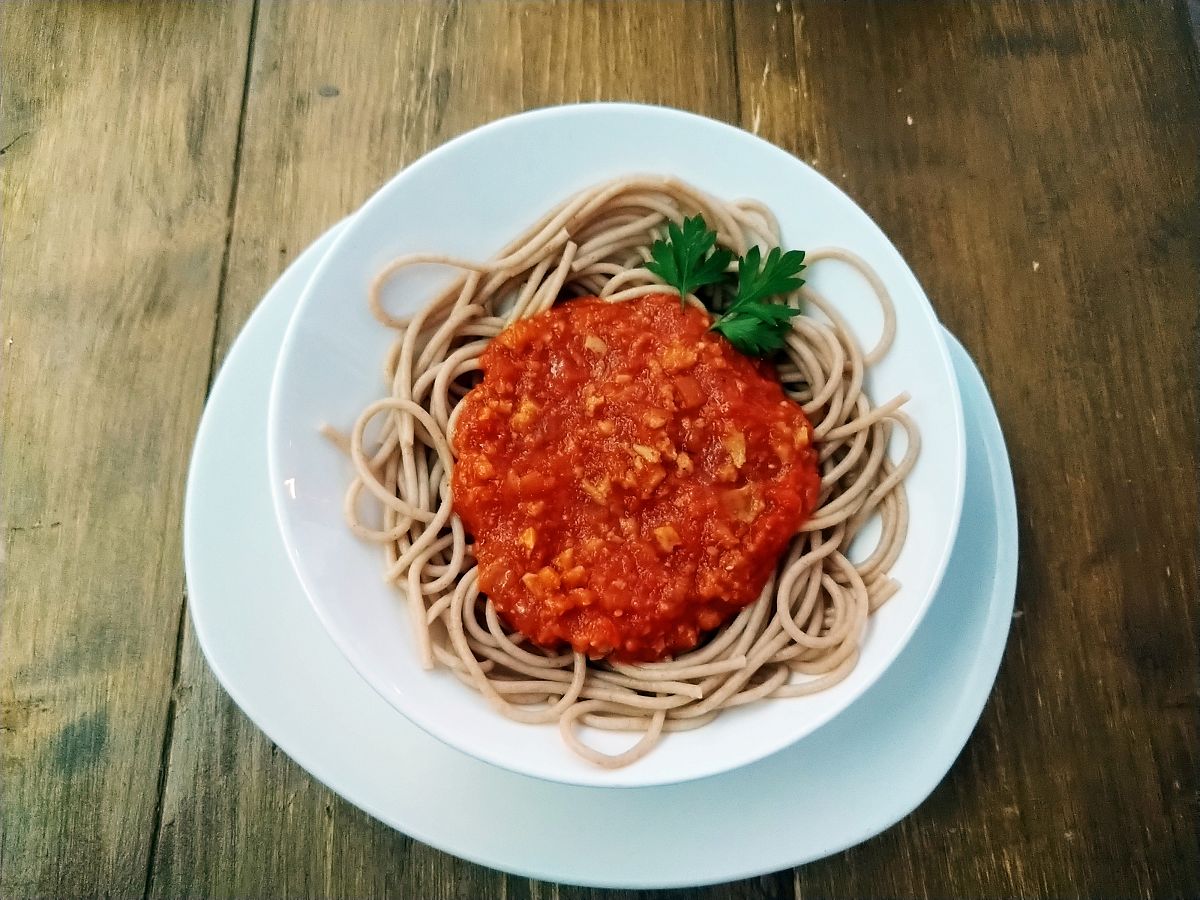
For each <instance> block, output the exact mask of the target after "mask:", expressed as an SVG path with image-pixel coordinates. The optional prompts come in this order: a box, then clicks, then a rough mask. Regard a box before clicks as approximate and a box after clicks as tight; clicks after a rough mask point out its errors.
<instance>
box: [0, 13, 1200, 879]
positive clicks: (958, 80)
mask: <svg viewBox="0 0 1200 900" xmlns="http://www.w3.org/2000/svg"><path fill="white" fill-rule="evenodd" d="M1194 7H1195V3H1194V0H1192V2H1190V3H1189V2H1184V0H1179V2H1177V3H1174V4H1170V3H1166V2H1159V3H1154V4H1118V3H1112V2H1100V0H1097V2H1090V3H1085V4H1045V5H1043V4H1036V3H1032V2H1021V3H1017V2H994V3H992V2H989V3H970V4H968V3H949V2H937V3H933V2H929V3H857V2H856V3H839V4H833V3H824V2H782V0H780V2H773V0H750V2H741V0H733V2H723V0H721V2H716V0H714V2H689V0H671V2H650V0H644V2H622V3H617V2H579V0H569V2H544V3H543V2H519V3H498V2H482V3H462V2H442V0H422V2H405V3H365V2H364V3H360V2H356V3H352V4H346V3H288V2H268V0H258V2H254V3H251V2H250V0H247V2H242V3H230V4H223V5H216V4H192V5H186V6H185V5H182V4H121V3H89V4H78V5H65V4H63V5H49V4H44V3H24V4H6V7H5V13H6V15H5V16H4V23H3V29H4V33H3V39H2V45H0V52H2V54H3V58H4V60H5V64H6V65H5V74H6V75H7V77H6V78H5V79H4V80H3V83H2V84H0V106H2V117H0V148H3V149H0V166H2V168H3V198H4V213H5V215H4V220H3V223H2V225H0V235H2V238H3V255H2V260H0V261H2V263H3V265H2V266H0V352H2V353H3V357H2V358H3V367H4V368H3V376H4V377H3V381H2V383H0V398H2V400H0V403H2V406H0V410H2V412H0V417H2V418H0V423H2V427H3V432H2V434H3V440H2V441H0V485H2V489H3V497H4V506H3V509H2V510H0V531H2V535H3V542H2V543H0V585H3V588H2V590H3V594H2V595H0V597H2V599H3V601H4V602H3V607H2V608H0V626H2V627H0V672H2V673H3V679H2V682H0V736H2V738H3V745H2V747H0V759H2V769H0V775H2V777H3V785H2V790H3V799H4V803H3V811H2V812H0V825H2V827H3V830H2V832H0V894H2V895H3V896H6V897H9V896H11V897H25V896H74V895H108V896H132V895H137V894H141V893H145V894H147V895H149V894H153V895H156V896H164V897H174V896H204V897H225V896H238V897H242V896H244V897H251V896H254V897H258V896H272V897H274V896H289V897H290V896H338V897H342V896H345V897H359V896H397V897H420V898H425V897H430V898H446V897H464V898H466V897H470V898H474V897H504V898H513V900H517V898H521V900H524V898H528V900H551V898H553V900H578V898H596V900H600V898H604V900H617V898H629V900H632V898H633V897H635V896H636V897H643V896H660V897H666V896H671V897H675V896H688V897H693V896H695V897H704V898H716V897H734V898H743V900H763V898H792V897H795V898H800V897H811V896H831V897H832V896H850V897H857V896H926V897H934V896H1010V895H1029V896H1034V895H1037V896H1055V897H1058V896H1062V897H1068V896H1120V897H1129V896H1156V897H1157V896H1181V897H1189V896H1200V848H1198V847H1197V837H1196V832H1195V827H1194V823H1195V821H1196V813H1197V807H1196V796H1197V789H1198V787H1200V784H1198V781H1197V777H1196V770H1197V762H1198V760H1197V699H1198V698H1197V647H1196V640H1195V633H1196V632H1195V627H1196V602H1195V601H1196V597H1197V595H1198V594H1200V577H1198V574H1197V569H1196V546H1197V538H1198V535H1197V532H1198V522H1197V508H1196V498H1197V489H1198V484H1197V472H1196V454H1195V450H1196V444H1197V438H1198V434H1197V431H1198V429H1197V419H1198V416H1197V414H1198V412H1200V410H1198V408H1197V407H1198V398H1197V392H1196V381H1195V368H1194V365H1192V366H1189V364H1188V363H1189V360H1190V361H1191V362H1192V363H1193V364H1194V361H1195V357H1194V356H1192V355H1191V354H1192V353H1193V352H1194V341H1195V340H1196V334H1197V325H1198V322H1197V313H1198V310H1200V304H1198V303H1197V285H1198V284H1200V209H1198V205H1200V204H1198V198H1200V182H1198V174H1197V169H1198V166H1197V160H1198V159H1200V77H1198V72H1197V64H1198V63H1197V55H1198V53H1197V47H1198V44H1197V42H1196V36H1197V32H1196V30H1195V22H1194V20H1193V19H1190V18H1189V15H1190V14H1194ZM589 99H626V100H642V101H648V102H656V103H664V104H668V105H672V106H678V107H682V108H686V109H693V110H695V111H698V112H702V113H705V114H707V115H710V116H713V117H715V118H718V119H723V120H726V121H730V122H735V123H740V124H741V125H742V126H743V127H745V128H747V129H750V130H753V131H755V132H757V133H759V134H761V135H763V136H764V137H766V138H767V139H769V140H771V141H773V142H775V143H777V144H779V145H781V146H783V147H785V148H787V149H789V150H791V151H792V152H794V153H796V154H797V155H798V156H800V157H801V158H803V159H806V160H809V161H811V162H812V163H813V164H814V165H815V166H816V167H817V168H818V169H820V170H821V171H823V172H824V173H825V174H826V175H828V176H829V177H830V178H832V179H833V180H835V181H836V182H838V183H839V184H841V185H842V186H843V187H844V188H845V189H846V190H847V191H848V192H849V193H850V194H851V196H853V197H854V198H855V199H856V200H857V201H858V202H859V203H860V204H861V205H862V206H863V207H864V208H865V209H867V211H868V212H869V213H870V214H871V215H872V216H873V217H875V218H876V220H877V221H878V222H879V223H880V224H881V225H882V226H883V228H884V230H885V231H886V232H887V233H888V234H889V235H890V236H891V237H892V238H893V240H894V241H895V242H896V244H897V246H898V247H899V248H900V250H901V252H902V253H903V254H904V255H905V257H906V258H907V259H908V260H909V262H910V264H911V265H912V266H913V268H914V270H915V271H916V273H917V275H918V277H919V278H920V279H921V281H922V282H923V284H924V285H925V287H926V289H927V291H928V292H929V294H930V296H931V298H932V299H933V301H934V304H935V306H936V307H937V309H938V311H939V313H940V315H941V316H942V318H943V320H944V321H945V322H946V323H947V325H948V326H949V327H950V328H951V329H952V330H954V331H955V332H956V333H957V334H958V335H959V336H960V337H961V338H962V339H963V341H964V343H965V344H966V346H967V347H968V349H969V350H971V352H972V353H973V354H974V355H975V357H976V359H977V360H978V362H979V364H980V366H981V368H982V370H983V372H984V375H985V377H986V378H987V379H988V382H989V385H990V387H991V390H992V393H993V396H994V398H995V401H996V404H997V407H998V409H999V412H1000V416H1001V420H1002V422H1003V424H1004V427H1005V431H1006V436H1007V438H1008V443H1009V449H1010V453H1011V456H1012V459H1013V465H1014V472H1015V476H1016V480H1017V488H1018V493H1019V504H1020V510H1021V516H1022V522H1021V524H1022V533H1021V540H1022V563H1021V573H1020V582H1019V593H1018V610H1017V616H1016V618H1014V621H1013V633H1012V638H1011V641H1010V644H1009V648H1008V651H1007V654H1006V658H1005V662H1004V664H1003V667H1002V670H1001V675H1000V679H999V681H998V683H997V687H996V689H995V691H994V692H993V696H992V698H991V700H990V702H989V705H988V708H987V710H986V711H985V714H984V718H983V720H982V721H981V723H980V726H979V728H978V729H977V731H976V733H975V735H974V736H973V737H972V739H971V741H970V742H969V743H968V745H967V749H966V750H965V751H964V753H963V755H962V756H961V758H960V759H959V760H958V762H957V763H956V764H955V766H954V768H953V769H952V770H951V773H950V775H949V776H948V777H947V779H946V780H945V781H944V782H943V784H942V785H941V786H940V787H939V788H938V789H937V790H936V791H935V792H934V794H933V795H932V796H931V797H930V798H929V800H927V801H926V802H925V803H924V804H923V805H922V806H921V807H920V808H919V809H918V810H917V811H916V812H915V813H914V814H912V815H911V816H909V817H908V818H907V819H905V820H904V821H903V822H901V823H900V824H899V825H897V826H896V827H894V828H892V829H890V830H888V831H887V832H885V833H884V834H882V835H880V836H879V837H877V838H875V839H873V840H871V841H869V842H867V843H866V844H864V845H861V846H859V847H856V848H854V849H852V850H850V851H847V852H846V853H843V854H840V855H838V856H836V857H833V858H831V859H828V860H825V861H822V862H819V863H816V864H813V865H810V866H807V867H805V868H803V869H800V870H797V871H796V872H794V873H779V874H776V875H771V876H766V877H764V878H759V879H750V880H747V881H744V882H740V883H738V884H733V885H725V886H719V887H715V888H709V889H704V890H697V891H688V892H682V893H676V892H653V893H651V894H649V895H645V894H635V893H634V892H623V891H591V890H583V889H574V888H567V887H560V886H557V885H550V884H543V883H538V882H531V881H527V880H524V879H520V878H512V877H508V876H504V875H502V874H500V873H497V872H493V871H490V870H487V869H483V868H481V867H478V866H473V865H470V864H467V863H464V862H462V861H459V860H456V859H454V858H453V857H450V856H447V855H445V854H442V853H439V852H438V851H435V850H433V849H431V848H429V847H426V846H424V845H422V844H420V843H418V842H415V841H412V840H410V839H408V838H406V837H405V836H403V835H401V834H398V833H396V832H394V831H392V830H391V829H389V828H386V827H385V826H383V825H380V824H379V823H377V822H375V821H374V820H372V819H370V818H369V817H368V816H366V815H365V814H363V813H361V812H360V811H358V810H357V809H356V808H354V807H352V806H350V805H349V804H346V803H344V802H343V801H341V800H339V799H338V798H337V797H335V796H333V795H332V794H331V793H330V792H328V791H327V790H325V789H324V788H323V787H322V786H321V785H319V784H317V783H316V782H315V781H314V780H313V779H311V778H310V777H309V776H308V775H307V774H306V773H305V772H304V771H303V770H301V769H300V768H299V767H297V766H296V765H295V764H293V763H292V762H291V761H290V760H288V759H287V757H286V756H284V755H283V754H282V753H280V752H279V751H278V750H277V749H276V748H275V747H273V746H272V744H271V743H270V741H269V740H268V739H267V738H266V737H265V736H263V735H262V734H261V733H259V732H258V731H257V730H256V729H255V728H254V727H253V726H252V725H251V724H250V723H249V722H248V720H246V718H245V717H244V716H243V715H242V714H241V713H240V712H239V711H238V710H237V709H236V707H235V706H234V705H233V703H232V701H231V700H230V699H229V698H228V697H227V696H226V695H225V693H224V692H223V690H222V689H221V688H220V686H219V685H218V684H217V683H216V681H215V679H214V678H213V676H212V675H211V673H210V672H209V671H208V669H207V667H206V666H205V664H204V661H203V658H202V656H201V654H200V651H199V648H198V647H197V645H196V642H195V638H194V636H193V634H192V632H191V630H190V627H189V626H190V623H188V622H186V620H185V621H182V622H181V620H180V617H179V613H180V603H181V591H182V574H181V566H180V559H179V557H180V553H179V526H178V522H179V517H180V508H181V498H182V485H183V478H184V473H185V467H186V456H187V449H188V447H189V446H190V442H191V438H192V434H193V433H194V428H195V423H196V419H197V416H198V413H199V409H200V404H201V402H202V399H203V396H204V393H205V391H206V388H207V385H208V384H209V381H210V378H211V371H212V366H214V365H216V364H219V362H220V360H221V359H222V358H223V357H224V355H225V353H226V352H227V350H228V348H229V346H230V344H231V342H232V340H233V339H234V337H235V336H236V334H237V332H238V330H239V329H240V328H241V326H242V324H243V323H244V322H245V319H246V318H247V317H248V315H249V313H250V311H251V310H252V309H253V307H254V306H255V304H256V303H257V302H258V300H259V298H260V297H261V296H262V294H263V293H264V291H265V290H266V288H267V287H268V286H269V285H270V283H271V282H272V281H273V280H274V278H275V277H276V276H277V275H278V273H279V272H280V271H281V270H282V268H283V267H284V266H285V265H286V264H287V263H288V262H289V261H290V260H291V259H292V258H294V256H295V255H296V254H297V253H298V252H299V251H300V250H302V249H303V248H304V247H305V246H306V245H307V244H308V243H309V242H310V241H311V240H312V239H313V238H315V237H316V236H317V235H318V234H319V233H320V232H322V231H323V230H324V229H326V228H327V227H329V226H330V225H332V224H333V223H334V222H335V221H337V220H338V219H339V218H341V217H342V216H344V215H346V214H347V213H349V212H351V211H352V210H353V209H354V208H355V207H357V205H358V204H360V203H361V202H362V201H363V200H364V199H365V198H366V197H367V196H369V194H370V193H371V192H372V191H373V190H374V189H375V188H376V187H377V186H378V185H379V184H381V183H382V182H383V181H385V180H386V179H387V178H388V177H390V175H392V174H393V173H394V172H395V171H396V170H398V169H399V168H401V167H402V166H404V165H406V164H407V163H408V162H410V161H412V160H413V159H415V158H416V157H418V156H419V155H420V154H421V153H423V152H425V151H426V150H428V149H430V148H432V147H434V146H436V145H437V144H440V143H442V142H443V141H445V140H447V139H448V138H450V137H453V136H454V135H456V134H459V133H461V132H462V131H464V130H466V129H469V128H471V127H473V126H475V125H478V124H480V123H482V122H485V121H488V120H491V119H494V118H496V117H498V116H501V115H504V114H507V113H511V112H516V111H519V110H522V109H528V108H532V107H537V106H544V105H550V104H554V103H562V102H572V101H577V100H589ZM10 339H11V343H10ZM798 802H802V800H801V799H799V798H798Z"/></svg>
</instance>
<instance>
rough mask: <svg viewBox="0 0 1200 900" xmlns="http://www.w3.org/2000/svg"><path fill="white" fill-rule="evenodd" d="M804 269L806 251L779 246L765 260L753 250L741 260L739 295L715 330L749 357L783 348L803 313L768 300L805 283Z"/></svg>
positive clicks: (787, 292)
mask: <svg viewBox="0 0 1200 900" xmlns="http://www.w3.org/2000/svg"><path fill="white" fill-rule="evenodd" d="M803 268H804V251H803V250H789V251H788V252H787V253H784V252H783V251H782V250H781V249H779V248H778V247H774V248H772V249H771V251H770V253H768V254H767V259H766V262H763V261H762V252H761V251H760V250H759V249H758V247H757V246H755V247H751V248H750V249H749V250H748V251H747V252H746V255H745V256H744V257H742V259H741V260H739V261H738V287H737V294H736V296H735V297H734V300H733V303H731V304H730V306H729V310H728V311H727V312H726V313H725V314H724V315H722V316H720V317H718V318H717V320H716V321H715V322H714V323H713V326H712V330H713V331H715V332H717V333H718V334H721V335H724V336H725V339H726V340H728V341H729V343H731V344H733V346H734V347H736V348H737V349H738V350H740V351H741V352H742V353H745V354H746V355H747V356H766V355H768V354H770V353H774V352H775V351H777V350H780V349H782V348H783V344H784V340H785V338H786V337H787V333H788V331H789V330H790V329H791V321H792V318H793V317H794V316H798V315H800V310H798V309H796V308H795V307H792V306H788V305H787V304H786V303H770V302H766V301H767V298H770V297H777V296H779V295H781V294H790V293H792V292H793V291H795V290H797V289H798V288H799V287H800V285H802V284H804V279H803V278H800V277H799V274H800V271H801V270H802V269H803Z"/></svg>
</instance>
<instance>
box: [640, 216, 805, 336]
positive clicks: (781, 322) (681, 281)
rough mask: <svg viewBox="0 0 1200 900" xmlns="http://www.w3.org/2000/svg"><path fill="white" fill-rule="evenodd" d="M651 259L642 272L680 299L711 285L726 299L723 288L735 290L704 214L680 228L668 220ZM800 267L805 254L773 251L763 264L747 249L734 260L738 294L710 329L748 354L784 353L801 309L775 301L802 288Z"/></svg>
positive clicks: (725, 253)
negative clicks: (665, 231)
mask: <svg viewBox="0 0 1200 900" xmlns="http://www.w3.org/2000/svg"><path fill="white" fill-rule="evenodd" d="M650 257H651V258H650V261H649V262H647V263H646V268H647V269H649V270H650V271H651V272H653V273H654V274H655V275H657V276H658V277H659V278H661V279H662V280H663V281H664V282H666V283H667V284H669V285H670V286H671V287H673V288H675V289H676V290H677V291H679V295H680V297H687V295H688V294H692V293H695V291H696V290H697V289H699V288H702V287H706V286H709V285H722V288H721V289H718V290H716V291H715V292H711V293H713V294H714V295H718V296H724V294H725V288H726V287H727V288H729V289H732V287H733V284H732V279H730V278H729V277H728V269H729V264H730V263H731V262H732V261H733V258H734V257H733V253H732V252H731V251H729V250H727V249H726V248H724V247H718V246H717V233H716V232H715V231H710V230H709V228H708V225H707V223H705V221H704V217H703V216H692V217H691V218H685V219H684V220H683V225H682V226H679V225H676V224H675V223H674V222H668V223H667V237H666V240H659V241H655V242H654V245H653V246H652V247H651V248H650ZM803 269H804V251H803V250H789V251H788V252H787V253H784V252H783V250H782V249H780V248H779V247H773V248H772V249H771V250H770V252H769V253H767V258H766V259H765V260H764V259H763V258H762V251H761V250H759V249H758V247H757V246H755V247H751V248H750V249H749V250H748V251H747V252H746V255H745V256H744V257H742V258H740V259H738V271H737V289H736V292H734V294H733V298H732V300H730V301H729V302H728V303H726V304H724V310H723V312H721V314H720V315H718V316H717V318H716V321H714V322H713V324H712V330H713V331H715V332H717V333H718V334H721V335H723V336H724V337H725V338H726V340H728V341H729V342H730V343H731V344H733V346H734V347H736V348H737V349H738V350H740V351H741V352H742V353H745V354H746V355H747V356H769V355H770V354H772V353H775V352H776V351H778V350H780V349H782V348H783V344H784V341H785V339H786V338H787V334H788V331H789V330H790V329H791V321H792V318H793V317H794V316H798V315H800V310H798V309H796V308H795V307H792V306H788V304H787V303H786V302H776V301H775V300H774V299H773V298H778V297H780V296H782V295H784V294H791V293H793V292H794V291H796V290H797V289H799V287H800V286H801V285H802V284H804V279H803V278H801V277H800V272H801V271H802V270H803ZM708 303H709V309H710V311H716V310H714V309H713V303H714V298H713V297H709V298H708Z"/></svg>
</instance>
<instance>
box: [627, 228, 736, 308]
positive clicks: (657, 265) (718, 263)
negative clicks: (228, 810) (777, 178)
mask: <svg viewBox="0 0 1200 900" xmlns="http://www.w3.org/2000/svg"><path fill="white" fill-rule="evenodd" d="M716 243H717V233H716V232H715V231H709V230H708V225H707V224H706V223H705V221H704V217H703V216H692V217H691V218H685V219H684V220H683V226H682V227H680V226H678V225H676V224H675V223H674V222H668V223H667V240H665V241H662V240H660V241H655V242H654V245H653V246H652V247H651V248H650V257H651V258H650V261H649V262H647V263H646V268H647V269H649V270H650V271H651V272H653V273H654V274H655V275H657V276H658V277H659V278H661V279H662V280H663V281H665V282H666V283H667V284H669V285H670V286H671V287H673V288H675V289H676V290H677V291H679V296H680V298H686V297H687V295H688V294H692V293H695V291H696V290H697V289H698V288H702V287H705V286H706V285H710V284H717V283H718V282H721V281H723V280H724V279H725V274H726V269H728V268H729V264H730V263H731V262H732V261H733V254H732V253H731V252H730V251H728V250H726V249H725V248H724V247H716Z"/></svg>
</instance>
